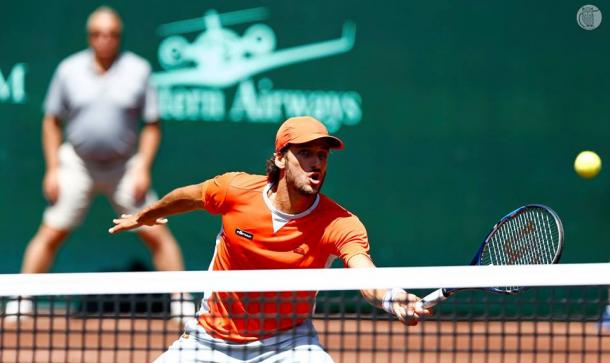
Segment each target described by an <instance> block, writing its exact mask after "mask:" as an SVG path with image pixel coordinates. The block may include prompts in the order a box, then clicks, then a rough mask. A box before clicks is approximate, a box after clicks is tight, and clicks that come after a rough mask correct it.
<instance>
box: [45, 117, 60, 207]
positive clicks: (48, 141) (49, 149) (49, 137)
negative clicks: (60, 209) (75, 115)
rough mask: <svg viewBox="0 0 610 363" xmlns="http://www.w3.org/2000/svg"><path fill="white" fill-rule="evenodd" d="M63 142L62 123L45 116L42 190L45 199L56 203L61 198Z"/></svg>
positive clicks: (55, 118)
mask: <svg viewBox="0 0 610 363" xmlns="http://www.w3.org/2000/svg"><path fill="white" fill-rule="evenodd" d="M61 142H62V130H61V121H60V119H59V118H58V117H57V116H54V115H45V117H44V119H43V120H42V151H43V154H44V160H45V165H46V167H45V175H44V179H43V182H42V188H43V193H44V196H45V198H47V200H48V201H49V202H51V203H55V202H56V201H57V198H58V196H59V180H58V170H59V153H58V151H59V146H60V145H61Z"/></svg>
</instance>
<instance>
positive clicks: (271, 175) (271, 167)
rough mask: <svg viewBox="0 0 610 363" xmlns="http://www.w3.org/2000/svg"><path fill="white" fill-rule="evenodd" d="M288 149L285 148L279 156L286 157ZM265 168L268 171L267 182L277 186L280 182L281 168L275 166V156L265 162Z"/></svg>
mask: <svg viewBox="0 0 610 363" xmlns="http://www.w3.org/2000/svg"><path fill="white" fill-rule="evenodd" d="M286 149H287V148H283V149H282V150H280V151H279V152H278V154H279V155H285V154H286ZM265 168H266V171H267V182H268V183H269V184H271V185H277V182H278V181H279V180H280V168H278V167H277V165H275V154H273V155H271V157H270V158H269V159H267V161H266V162H265Z"/></svg>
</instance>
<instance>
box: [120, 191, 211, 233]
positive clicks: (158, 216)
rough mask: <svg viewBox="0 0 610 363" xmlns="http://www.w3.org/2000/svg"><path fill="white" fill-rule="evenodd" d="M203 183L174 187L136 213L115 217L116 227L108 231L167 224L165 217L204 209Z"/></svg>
mask: <svg viewBox="0 0 610 363" xmlns="http://www.w3.org/2000/svg"><path fill="white" fill-rule="evenodd" d="M201 189H202V185H201V184H195V185H189V186H186V187H182V188H178V189H174V190H172V191H171V192H169V193H168V194H167V195H165V196H164V197H163V198H161V199H160V200H159V201H157V202H155V203H153V204H151V205H149V206H148V207H146V208H144V209H142V210H141V211H139V212H138V213H136V214H134V215H130V214H123V215H122V216H121V218H117V219H114V220H113V222H114V224H115V226H114V227H112V228H110V229H109V230H108V232H110V233H112V234H114V233H118V232H122V231H127V230H130V229H135V228H138V227H141V226H153V225H156V224H165V223H167V219H165V217H167V216H170V215H173V214H179V213H185V212H189V211H192V210H196V209H203V207H204V206H203V201H202V199H201Z"/></svg>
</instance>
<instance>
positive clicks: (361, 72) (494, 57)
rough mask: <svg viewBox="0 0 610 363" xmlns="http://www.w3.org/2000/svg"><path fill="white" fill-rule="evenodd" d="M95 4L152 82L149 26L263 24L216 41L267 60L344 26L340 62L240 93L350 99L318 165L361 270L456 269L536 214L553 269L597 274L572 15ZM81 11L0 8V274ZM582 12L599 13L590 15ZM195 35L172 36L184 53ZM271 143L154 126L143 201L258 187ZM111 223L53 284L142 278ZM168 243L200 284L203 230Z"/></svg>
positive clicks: (587, 53) (131, 240)
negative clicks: (74, 276) (267, 40)
mask: <svg viewBox="0 0 610 363" xmlns="http://www.w3.org/2000/svg"><path fill="white" fill-rule="evenodd" d="M108 4H109V5H112V6H114V7H116V9H117V10H118V11H119V12H120V13H121V15H122V16H123V18H124V22H125V34H124V43H123V44H124V47H125V48H126V49H129V50H132V51H134V52H136V53H138V54H140V55H142V56H144V57H145V58H147V59H148V60H149V61H150V62H151V64H152V66H153V68H154V70H155V72H161V71H163V70H164V68H163V67H162V66H161V64H160V62H159V57H158V49H159V46H160V43H161V42H162V41H163V39H164V38H165V37H163V36H161V35H160V34H159V29H160V26H161V25H163V24H168V23H174V22H177V21H182V20H186V19H192V18H197V17H200V16H202V15H203V14H204V13H206V12H207V11H208V10H211V9H215V10H216V11H217V12H218V13H219V14H227V13H232V12H235V11H241V10H245V9H253V8H254V9H259V10H260V8H262V9H263V10H262V12H263V13H264V19H260V20H256V21H250V22H245V23H239V24H229V25H226V28H228V29H231V30H233V31H235V32H236V34H238V35H239V36H242V35H243V34H244V32H245V31H246V30H247V29H248V27H249V26H250V25H252V24H260V23H262V24H266V25H268V26H269V27H270V28H271V29H272V30H273V32H274V34H275V37H276V44H275V51H280V50H282V49H288V48H292V47H298V46H302V45H307V44H314V43H318V42H321V41H325V40H330V39H336V38H337V37H339V36H340V35H341V31H342V27H343V26H344V24H345V22H352V23H353V24H355V27H356V32H355V38H354V43H353V48H351V49H349V50H346V51H343V52H342V53H340V54H336V55H332V56H328V57H323V58H319V59H311V60H307V61H301V62H295V63H292V64H288V65H285V66H282V67H276V68H273V69H268V70H265V71H262V72H259V73H256V74H251V75H249V76H248V77H245V78H244V79H243V80H242V82H248V81H252V82H253V84H254V85H256V87H259V88H258V91H259V92H263V91H264V90H265V89H267V90H269V87H271V89H272V90H275V91H278V90H282V92H283V93H282V94H297V95H301V96H302V97H305V99H307V100H309V101H308V102H313V103H314V104H315V107H317V108H316V109H317V110H318V111H320V110H321V111H320V112H322V113H323V112H325V111H324V110H326V109H327V108H325V107H327V106H328V107H329V108H328V109H332V107H335V110H336V109H337V107H341V105H339V106H337V105H336V104H334V103H333V102H336V97H337V95H339V97H342V96H341V95H343V96H344V97H347V98H350V97H351V98H350V99H351V100H352V101H351V102H352V111H354V104H353V103H354V102H356V105H355V106H356V110H355V111H356V112H355V116H354V117H353V118H352V119H349V120H348V119H345V120H343V124H341V125H340V128H338V130H337V131H336V134H337V135H338V136H339V137H341V138H342V139H343V140H344V141H345V142H346V149H345V150H344V151H341V152H337V153H334V154H333V155H332V156H331V161H330V169H329V176H328V179H327V182H326V184H325V186H324V192H325V193H326V194H327V195H329V196H331V197H332V198H334V199H335V200H337V201H338V202H339V203H340V204H342V205H343V206H345V207H346V208H348V209H349V210H351V211H353V212H354V213H356V214H357V215H358V216H359V217H360V218H361V219H362V220H363V222H364V223H365V225H366V226H367V228H368V232H369V236H370V240H371V245H372V254H373V257H374V259H375V261H376V262H377V264H378V265H380V266H412V265H460V264H464V263H467V262H468V261H469V260H470V257H471V255H472V253H473V252H474V250H475V249H476V247H477V246H478V245H479V243H480V242H481V240H482V238H483V237H484V236H485V234H486V233H487V232H488V230H489V228H490V227H491V226H492V225H493V224H494V223H495V222H496V221H497V219H498V218H500V217H501V216H503V215H504V214H506V213H507V212H508V211H510V210H512V209H514V208H517V207H519V206H520V205H523V204H526V203H543V204H547V205H549V206H551V207H552V208H553V209H555V210H556V211H557V212H558V214H559V215H560V216H561V217H562V219H563V222H564V227H565V233H566V248H565V253H564V258H563V261H564V262H604V261H607V259H608V258H609V257H610V242H609V241H608V237H607V232H606V231H607V225H608V220H609V219H610V173H608V171H607V170H603V171H602V172H601V174H600V175H599V176H598V177H597V178H595V179H593V180H583V179H580V178H579V177H578V176H577V175H576V174H575V173H574V171H573V169H572V162H573V159H574V157H575V156H576V154H577V153H578V152H579V151H580V150H583V149H592V150H595V151H597V152H598V153H599V154H600V155H601V157H602V158H604V157H608V156H610V142H609V141H610V140H609V138H610V137H609V135H610V123H609V122H608V115H609V114H610V100H609V96H610V72H608V70H607V63H608V60H609V59H610V47H609V46H608V44H609V42H608V41H609V39H610V28H609V27H608V24H606V23H602V24H601V26H600V27H599V28H597V29H595V30H591V31H587V30H583V29H582V28H581V27H580V26H579V25H578V23H577V21H576V20H577V19H576V14H577V11H578V9H579V8H580V7H581V6H582V5H584V4H583V3H581V2H577V1H570V0H568V1H562V2H556V1H539V2H536V3H535V5H533V4H532V3H531V2H527V1H510V2H509V1H506V2H500V1H491V2H474V1H382V2H374V3H372V2H368V1H362V2H360V1H347V0H341V1H332V2H329V1H320V0H311V1H307V2H302V1H299V2H297V1H280V0H274V1H271V0H269V1H231V2H227V1H207V2H196V1H188V2H187V1H174V2H169V1H165V2H149V1H142V0H134V1H129V2H119V1H108ZM98 5H99V4H98V3H97V2H92V1H56V2H54V3H53V4H47V3H42V2H39V1H34V0H23V1H19V2H8V3H4V4H3V5H2V6H1V8H2V11H1V12H0V22H1V23H2V25H3V26H2V28H3V30H2V32H0V71H1V72H2V76H3V77H2V79H0V80H2V82H3V83H2V84H0V173H1V174H0V175H1V176H2V178H1V181H0V205H1V206H2V208H0V226H2V236H1V237H0V250H1V251H2V253H1V254H0V262H1V263H0V272H3V273H15V272H18V271H19V268H20V264H21V257H22V254H23V251H24V249H25V246H26V244H27V241H28V240H29V239H30V238H31V237H32V236H33V234H34V233H35V231H36V229H37V227H38V225H39V223H40V219H41V215H42V211H43V208H44V205H45V201H44V199H43V197H42V194H41V180H42V176H43V171H44V163H43V160H42V152H41V146H40V138H41V135H40V128H41V118H42V110H41V105H42V102H43V98H44V95H45V93H46V89H47V86H48V82H49V80H50V78H51V75H52V73H53V71H54V69H55V67H56V66H57V64H58V63H59V62H60V61H61V60H62V59H63V58H64V57H65V56H67V55H69V54H71V53H73V52H75V51H77V50H80V49H82V48H84V47H85V46H86V43H85V40H86V37H85V32H84V24H85V18H86V16H87V15H88V14H89V13H90V12H91V11H92V10H93V9H94V8H95V7H97V6H98ZM596 5H597V6H598V7H599V8H600V9H601V11H602V12H603V11H605V10H610V6H609V3H608V2H607V1H603V2H602V1H598V2H597V3H596ZM609 14H610V13H609ZM222 19H225V20H226V19H227V18H222ZM223 21H224V20H223ZM201 32H202V30H199V31H195V32H192V33H187V34H184V35H182V36H183V37H184V39H186V40H187V41H188V42H189V43H191V42H193V43H194V40H195V38H196V37H197V36H198V34H200V33H201ZM21 64H23V65H24V66H21ZM20 70H21V71H23V70H25V74H24V76H23V78H22V80H23V82H24V86H23V92H24V93H25V97H24V98H23V99H19V97H18V96H19V91H20V90H19V81H20V76H19V71H20ZM11 71H13V72H14V73H11ZM11 75H12V78H11ZM270 81H271V82H270ZM2 87H4V91H5V95H4V97H2ZM7 87H8V90H9V91H11V92H12V93H10V94H9V96H7V95H6V90H7ZM265 87H267V88H265ZM183 89H187V90H193V89H196V90H200V91H201V90H208V91H210V90H211V91H213V92H215V94H220V95H222V96H223V97H225V100H226V103H227V105H226V108H227V109H229V108H231V105H232V103H233V100H234V99H235V98H236V97H238V89H239V86H238V85H237V84H233V85H230V86H227V87H220V88H213V87H212V88H210V87H201V86H195V87H192V86H189V87H183ZM299 92H300V93H299ZM303 95H304V96H303ZM259 96H260V94H259ZM278 97H279V96H278ZM354 100H355V101H354ZM276 101H277V100H276ZM278 102H279V101H278ZM325 102H327V103H328V104H329V105H326V104H325ZM276 106H277V105H276ZM343 106H345V105H343ZM270 107H271V106H270ZM278 107H279V106H278ZM275 110H276V111H277V110H280V111H282V110H283V109H281V108H276V109H275ZM343 111H345V112H348V111H349V109H344V110H343ZM359 112H360V113H361V114H360V115H359V114H358V113H359ZM353 115H354V114H352V116H353ZM276 116H277V115H276ZM280 116H281V117H283V116H285V115H284V114H282V113H281V112H280ZM322 119H324V118H323V117H322ZM326 121H327V120H326ZM277 126H278V123H277V122H276V120H275V119H270V118H267V119H262V120H258V121H257V120H248V119H242V120H241V121H235V120H230V119H229V116H228V115H227V117H225V118H223V119H221V120H218V121H210V120H202V119H190V120H183V121H180V120H176V119H167V120H164V122H163V132H164V138H163V143H162V146H161V148H160V151H159V156H158V158H157V160H156V163H155V167H154V186H155V188H156V190H157V191H158V192H159V193H160V194H164V193H166V192H169V191H170V190H171V189H172V188H174V187H177V186H181V185H185V184H190V183H196V182H199V181H202V180H204V179H207V178H209V177H212V176H214V175H217V174H220V173H223V172H225V171H234V170H243V171H248V172H255V173H263V172H264V161H265V159H266V158H267V157H268V156H269V155H270V154H271V153H272V151H273V140H274V136H275V131H276V129H277ZM113 215H114V213H113V212H112V210H111V208H110V206H109V204H108V203H107V202H106V201H105V200H104V199H103V198H98V199H96V201H95V203H94V204H93V206H92V208H91V210H90V213H89V215H88V217H87V219H86V220H85V222H84V224H83V225H82V227H81V228H80V229H78V230H77V231H75V233H74V234H73V236H72V237H71V238H70V239H69V240H68V241H67V242H66V245H65V246H64V248H63V249H62V250H61V252H60V254H59V256H58V258H57V261H56V264H55V265H54V267H53V271H57V272H60V271H61V272H68V271H70V272H72V271H103V270H126V269H129V268H130V264H132V263H133V262H134V261H143V262H144V263H145V264H147V265H148V266H150V260H149V256H148V253H147V250H146V249H145V248H144V247H143V245H142V244H141V243H139V242H138V240H137V238H136V237H135V235H133V234H124V235H120V236H109V235H108V234H107V233H106V230H107V228H108V227H109V226H110V224H111V220H112V217H113ZM170 226H171V228H172V230H173V232H174V234H175V235H176V237H177V239H178V240H179V242H180V245H181V247H182V249H183V251H184V255H185V260H186V266H187V269H190V270H197V269H207V266H208V264H209V261H210V258H211V256H212V251H213V246H214V238H215V236H216V234H217V232H218V230H219V227H220V222H219V219H218V218H217V217H212V216H208V215H206V214H204V213H192V214H190V215H184V216H178V217H174V218H172V219H171V222H170Z"/></svg>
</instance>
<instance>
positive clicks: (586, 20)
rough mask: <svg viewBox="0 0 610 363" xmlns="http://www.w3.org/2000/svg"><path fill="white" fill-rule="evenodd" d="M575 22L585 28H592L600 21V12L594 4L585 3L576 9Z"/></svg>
mask: <svg viewBox="0 0 610 363" xmlns="http://www.w3.org/2000/svg"><path fill="white" fill-rule="evenodd" d="M576 22H577V23H578V25H580V27H581V28H583V29H585V30H594V29H596V28H597V27H598V26H599V25H600V24H601V23H602V12H601V11H600V10H599V9H598V8H597V6H595V5H585V6H583V7H581V8H580V9H578V12H577V13H576Z"/></svg>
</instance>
